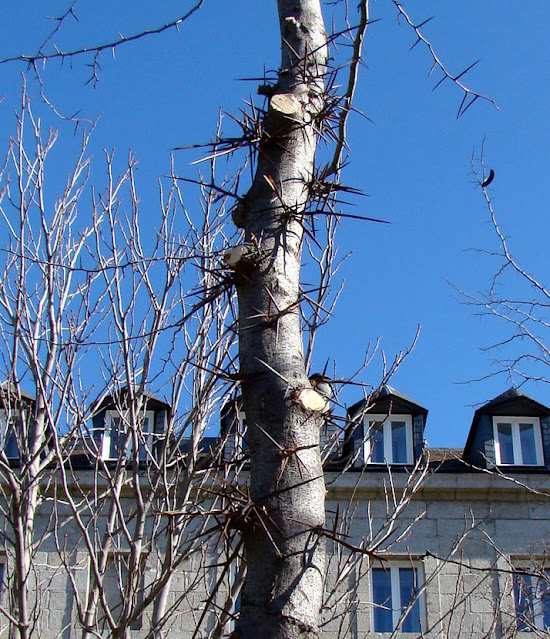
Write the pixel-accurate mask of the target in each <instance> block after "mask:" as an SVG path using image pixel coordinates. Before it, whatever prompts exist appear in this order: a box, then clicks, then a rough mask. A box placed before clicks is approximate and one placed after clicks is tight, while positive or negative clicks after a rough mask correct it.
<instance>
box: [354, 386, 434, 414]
mask: <svg viewBox="0 0 550 639" xmlns="http://www.w3.org/2000/svg"><path fill="white" fill-rule="evenodd" d="M367 403H368V404H369V405H370V406H372V407H373V408H374V407H376V406H377V405H381V406H384V408H383V409H382V412H386V410H387V409H386V406H390V405H391V407H392V408H391V410H392V412H393V413H396V414H397V413H411V414H416V413H423V415H424V419H425V418H426V416H427V415H428V409H427V408H424V407H423V406H420V404H417V403H416V402H414V401H413V400H412V399H410V398H409V397H407V396H406V395H403V393H400V392H399V391H398V390H396V389H395V388H393V387H392V386H389V385H388V384H384V386H382V387H381V388H380V389H379V390H378V391H376V392H375V393H373V394H372V395H371V396H370V397H368V398H363V399H361V400H360V401H358V402H356V403H355V404H353V406H350V408H348V416H349V417H350V418H353V416H354V415H355V414H357V413H358V412H359V411H360V410H362V409H363V408H365V406H366V405H367Z"/></svg>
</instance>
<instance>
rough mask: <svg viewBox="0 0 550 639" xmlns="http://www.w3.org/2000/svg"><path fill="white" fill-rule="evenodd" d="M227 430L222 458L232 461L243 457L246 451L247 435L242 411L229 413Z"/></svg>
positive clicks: (244, 416)
mask: <svg viewBox="0 0 550 639" xmlns="http://www.w3.org/2000/svg"><path fill="white" fill-rule="evenodd" d="M226 428H227V429H228V433H227V438H226V442H225V446H224V458H225V459H226V460H232V459H234V457H235V456H236V457H237V458H240V457H243V456H244V455H246V453H247V451H248V435H247V430H246V415H245V413H244V411H243V410H236V411H235V412H233V411H231V412H229V414H228V417H227V425H226Z"/></svg>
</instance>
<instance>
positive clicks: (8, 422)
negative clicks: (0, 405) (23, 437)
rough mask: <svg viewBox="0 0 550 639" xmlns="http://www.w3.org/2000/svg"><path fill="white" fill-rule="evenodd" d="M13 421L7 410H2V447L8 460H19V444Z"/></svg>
mask: <svg viewBox="0 0 550 639" xmlns="http://www.w3.org/2000/svg"><path fill="white" fill-rule="evenodd" d="M13 421H14V420H13V419H12V418H10V417H8V414H7V413H6V411H5V409H0V446H1V448H2V449H3V451H4V454H5V455H6V457H7V458H8V459H19V458H20V451H19V444H18V442H17V435H16V431H15V425H14V423H13Z"/></svg>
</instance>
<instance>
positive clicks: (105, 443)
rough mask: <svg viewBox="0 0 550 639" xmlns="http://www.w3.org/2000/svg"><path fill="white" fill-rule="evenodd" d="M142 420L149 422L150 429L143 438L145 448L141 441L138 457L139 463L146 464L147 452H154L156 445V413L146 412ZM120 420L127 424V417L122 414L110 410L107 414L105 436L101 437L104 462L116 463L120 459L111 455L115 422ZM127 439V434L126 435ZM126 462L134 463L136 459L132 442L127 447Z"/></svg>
mask: <svg viewBox="0 0 550 639" xmlns="http://www.w3.org/2000/svg"><path fill="white" fill-rule="evenodd" d="M140 418H141V419H142V420H143V423H145V420H146V419H148V420H149V429H148V430H146V431H143V433H142V436H144V440H145V446H144V445H143V443H142V442H141V441H140V442H139V444H138V446H139V448H138V455H137V461H139V462H145V461H147V450H149V451H152V449H153V443H154V435H155V412H154V411H153V410H146V411H145V412H144V413H143V414H142V415H141V416H140ZM115 419H119V420H120V421H121V422H122V424H124V423H126V422H127V418H126V415H121V413H120V412H119V411H117V410H108V411H106V413H105V424H104V428H103V434H102V437H101V450H100V453H101V459H103V460H104V461H116V460H117V459H118V455H117V456H112V455H111V446H112V435H113V429H114V420H115ZM125 437H126V434H125ZM125 458H126V461H132V460H133V459H134V453H133V445H132V442H129V444H128V446H127V447H126V455H125Z"/></svg>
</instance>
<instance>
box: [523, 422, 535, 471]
mask: <svg viewBox="0 0 550 639" xmlns="http://www.w3.org/2000/svg"><path fill="white" fill-rule="evenodd" d="M519 439H520V441H521V454H522V456H523V463H524V464H526V465H529V466H536V465H537V461H538V460H537V449H536V447H535V446H536V444H535V427H534V424H520V425H519Z"/></svg>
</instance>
